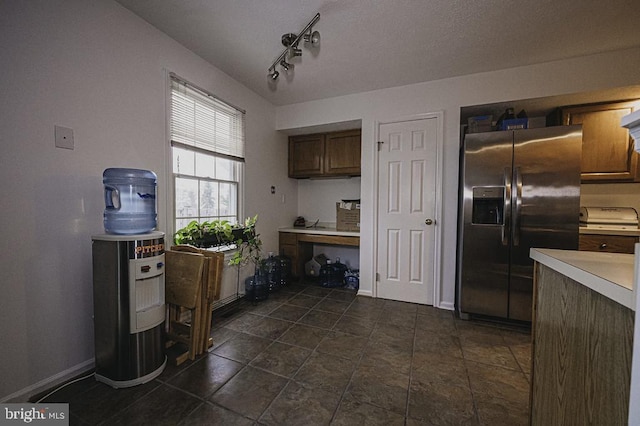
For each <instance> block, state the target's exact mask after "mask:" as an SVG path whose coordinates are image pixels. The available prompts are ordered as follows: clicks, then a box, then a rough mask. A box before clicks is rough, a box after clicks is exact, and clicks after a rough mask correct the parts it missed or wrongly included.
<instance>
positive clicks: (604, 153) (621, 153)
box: [561, 101, 640, 183]
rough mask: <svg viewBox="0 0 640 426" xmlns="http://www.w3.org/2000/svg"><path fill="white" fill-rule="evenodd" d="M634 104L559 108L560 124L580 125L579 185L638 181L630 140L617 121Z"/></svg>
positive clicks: (628, 111)
mask: <svg viewBox="0 0 640 426" xmlns="http://www.w3.org/2000/svg"><path fill="white" fill-rule="evenodd" d="M637 104H638V102H637V101H625V102H608V103H601V104H593V105H577V106H570V107H563V108H561V111H562V124H564V125H573V124H581V125H582V166H581V170H582V174H581V180H582V182H584V183H596V182H638V181H640V167H639V164H638V163H639V162H638V153H637V152H635V150H634V144H633V139H632V138H631V137H630V135H629V131H628V130H627V129H625V128H624V127H621V126H620V120H621V118H622V117H624V116H625V115H628V114H630V113H631V112H633V111H634V107H635V106H637Z"/></svg>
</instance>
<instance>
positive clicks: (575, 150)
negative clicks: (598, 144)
mask: <svg viewBox="0 0 640 426" xmlns="http://www.w3.org/2000/svg"><path fill="white" fill-rule="evenodd" d="M513 152H514V154H513V158H514V162H513V165H514V167H513V182H514V184H513V188H514V191H513V195H514V198H515V200H514V202H513V215H514V219H513V228H512V238H511V239H512V243H513V244H512V252H511V283H510V289H509V316H508V317H509V318H510V319H514V320H522V321H531V303H532V288H533V261H532V260H531V258H530V257H529V249H530V248H531V247H538V248H558V249H569V250H577V249H578V226H579V215H580V160H581V155H582V154H581V153H582V133H581V127H580V126H560V127H547V128H541V129H529V130H526V131H521V130H516V131H515V132H514V151H513Z"/></svg>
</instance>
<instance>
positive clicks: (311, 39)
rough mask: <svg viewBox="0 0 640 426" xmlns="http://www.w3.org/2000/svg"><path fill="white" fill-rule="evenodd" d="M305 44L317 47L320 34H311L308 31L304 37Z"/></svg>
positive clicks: (315, 32)
mask: <svg viewBox="0 0 640 426" xmlns="http://www.w3.org/2000/svg"><path fill="white" fill-rule="evenodd" d="M304 41H305V43H311V46H312V47H317V46H319V45H320V33H319V32H318V31H314V32H311V30H309V33H308V34H305V35H304Z"/></svg>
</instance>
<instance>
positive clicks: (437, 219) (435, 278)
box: [358, 111, 453, 310]
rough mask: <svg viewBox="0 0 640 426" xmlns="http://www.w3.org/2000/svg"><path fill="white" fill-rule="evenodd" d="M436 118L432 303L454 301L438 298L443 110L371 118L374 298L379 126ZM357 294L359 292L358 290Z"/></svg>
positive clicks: (375, 289) (374, 290)
mask: <svg viewBox="0 0 640 426" xmlns="http://www.w3.org/2000/svg"><path fill="white" fill-rule="evenodd" d="M432 118H435V119H436V121H437V136H436V183H435V186H436V199H435V207H434V223H435V231H434V244H435V247H434V252H433V257H434V259H433V264H434V270H433V306H434V307H438V308H442V309H448V310H453V304H452V303H451V302H442V301H441V300H440V298H441V293H442V292H441V289H442V283H441V279H442V278H441V276H442V247H443V227H442V191H443V187H442V186H443V181H444V179H443V172H444V156H443V152H444V111H435V112H428V113H420V114H412V115H408V116H400V117H395V118H390V119H384V120H374V123H373V126H374V129H373V135H374V144H375V145H376V146H375V148H374V152H373V156H374V159H373V160H374V161H373V173H374V176H373V180H374V188H375V191H374V197H373V247H374V250H373V254H372V255H373V259H372V262H371V264H372V265H373V285H372V294H373V297H377V292H378V282H377V281H376V278H375V277H376V275H377V272H378V254H377V253H378V220H379V217H378V201H379V189H380V188H379V185H380V182H379V175H378V172H379V168H378V162H379V157H380V154H379V151H378V147H377V144H378V141H379V140H380V126H381V125H384V124H393V123H401V122H405V121H416V120H425V119H432ZM358 294H360V293H358Z"/></svg>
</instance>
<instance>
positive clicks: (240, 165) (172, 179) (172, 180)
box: [166, 72, 246, 242]
mask: <svg viewBox="0 0 640 426" xmlns="http://www.w3.org/2000/svg"><path fill="white" fill-rule="evenodd" d="M174 81H177V82H179V83H180V84H184V85H185V86H187V87H188V88H189V89H191V90H194V91H197V92H200V94H201V95H205V96H208V97H211V98H212V99H214V100H215V101H216V102H221V103H224V104H225V106H226V107H227V108H232V109H235V110H236V111H237V113H239V114H241V115H242V118H241V126H242V144H243V145H244V146H246V137H245V134H246V133H245V130H244V128H245V126H246V112H245V111H244V110H242V109H240V108H238V107H236V106H235V105H233V104H231V103H229V102H226V101H225V100H223V99H221V98H219V97H217V96H215V95H213V94H211V93H210V92H208V91H206V90H204V89H201V88H199V87H197V86H195V85H193V84H191V83H190V82H188V81H187V80H185V79H184V78H181V77H179V76H177V75H176V74H174V73H171V72H168V73H167V86H166V87H167V108H166V111H167V112H166V116H167V123H166V124H167V125H166V131H167V135H168V136H167V141H168V143H167V148H168V151H166V152H167V153H168V155H166V164H167V170H168V173H167V176H169V179H168V185H169V191H168V193H169V194H171V197H170V199H169V200H167V201H168V202H167V209H166V210H167V218H170V219H168V220H167V230H168V231H169V232H170V233H171V242H173V236H174V235H175V232H176V231H177V230H178V229H179V228H177V223H178V220H179V219H178V215H177V206H176V201H177V200H176V195H177V194H176V182H177V179H179V178H188V179H194V180H196V181H198V182H199V183H198V185H200V184H201V182H207V181H209V182H216V183H231V184H235V185H236V188H237V193H236V197H237V199H236V206H235V207H236V215H235V220H236V221H237V223H242V220H243V217H244V204H245V202H244V194H245V187H244V186H245V167H244V156H243V157H237V156H233V155H227V154H220V153H217V152H215V151H211V150H208V149H206V148H203V147H201V146H197V145H196V146H194V145H190V144H185V143H182V142H176V141H173V140H172V117H173V116H172V114H173V102H172V96H173V84H174ZM244 146H243V149H242V150H243V152H244ZM174 148H180V149H183V150H187V151H191V152H193V153H194V155H195V154H196V153H201V154H205V155H210V156H212V157H214V158H222V159H227V160H232V161H236V162H237V165H236V166H235V167H237V169H236V171H235V175H236V179H237V181H234V180H225V179H217V178H212V177H204V176H199V175H197V172H196V171H195V170H194V174H193V175H190V174H184V173H177V172H176V171H175V170H174ZM198 199H200V195H199V194H198ZM199 204H200V203H199ZM198 207H199V208H198V212H197V217H195V218H193V219H194V220H199V221H204V220H207V221H209V220H215V217H214V218H213V219H211V218H209V217H206V218H204V219H201V218H202V216H200V211H199V210H200V205H199V206H198ZM218 213H219V212H218ZM218 217H219V216H218ZM183 219H184V218H183Z"/></svg>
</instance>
